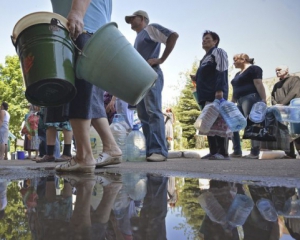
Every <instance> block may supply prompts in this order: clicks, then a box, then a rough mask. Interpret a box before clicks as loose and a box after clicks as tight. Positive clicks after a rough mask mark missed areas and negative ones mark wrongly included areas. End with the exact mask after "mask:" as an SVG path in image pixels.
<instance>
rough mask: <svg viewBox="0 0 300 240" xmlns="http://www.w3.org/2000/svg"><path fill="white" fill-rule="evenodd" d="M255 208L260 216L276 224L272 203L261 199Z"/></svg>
mask: <svg viewBox="0 0 300 240" xmlns="http://www.w3.org/2000/svg"><path fill="white" fill-rule="evenodd" d="M256 207H257V208H258V210H259V212H260V214H261V216H262V217H263V218H264V219H265V220H267V221H270V222H276V221H277V218H278V215H277V212H276V210H275V207H274V205H273V203H272V202H271V201H270V200H269V199H266V198H261V199H259V200H258V201H257V202H256Z"/></svg>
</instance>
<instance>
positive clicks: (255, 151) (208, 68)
mask: <svg viewBox="0 0 300 240" xmlns="http://www.w3.org/2000/svg"><path fill="white" fill-rule="evenodd" d="M219 42H220V38H219V36H218V34H217V33H215V32H211V31H206V32H205V33H204V34H203V37H202V48H203V49H204V50H205V52H206V54H205V56H204V57H203V58H202V60H201V61H200V65H199V68H198V70H197V72H196V75H190V76H191V80H192V81H193V82H194V83H195V85H196V91H197V97H196V100H197V102H198V104H199V106H200V109H201V110H202V109H203V108H204V107H205V105H206V104H208V103H211V102H213V101H214V100H215V99H218V100H219V101H220V102H222V101H224V100H227V98H228V84H229V83H228V57H227V53H226V52H225V51H224V50H223V49H221V48H218V45H219ZM233 62H234V66H235V67H236V68H237V69H240V71H239V72H238V73H237V74H236V75H235V76H234V78H233V79H232V80H231V85H232V88H233V96H232V99H231V101H232V102H234V103H236V104H237V107H238V109H239V110H240V111H241V113H242V114H243V115H244V117H245V118H246V119H247V118H248V116H249V114H250V111H251V109H252V106H253V105H254V104H255V103H257V102H264V103H267V99H266V90H265V88H264V85H263V82H262V79H263V76H262V75H263V70H262V68H261V67H259V66H257V65H254V59H253V58H250V57H249V56H248V55H247V54H245V53H241V54H236V55H234V57H233ZM276 74H277V77H278V78H279V80H280V81H279V82H278V83H276V84H275V86H274V88H273V90H272V93H271V96H272V105H276V104H280V105H289V103H290V101H291V100H292V99H294V98H299V97H300V94H299V84H300V78H299V77H297V76H290V75H289V73H288V67H287V66H279V67H277V68H276ZM207 139H208V144H209V153H208V154H207V155H205V156H203V157H202V159H210V160H230V158H239V157H243V158H248V159H258V158H259V153H260V142H259V141H257V140H251V151H250V154H248V155H244V156H243V152H242V148H241V143H240V135H239V132H234V133H233V137H232V142H233V153H232V154H230V155H229V154H228V138H227V137H226V138H224V137H220V136H217V135H216V136H207ZM299 141H300V140H299V138H298V139H296V140H294V141H293V142H291V144H290V151H286V155H287V157H290V158H295V157H296V154H295V150H294V144H296V146H298V147H297V148H298V150H300V147H299ZM278 150H280V149H278Z"/></svg>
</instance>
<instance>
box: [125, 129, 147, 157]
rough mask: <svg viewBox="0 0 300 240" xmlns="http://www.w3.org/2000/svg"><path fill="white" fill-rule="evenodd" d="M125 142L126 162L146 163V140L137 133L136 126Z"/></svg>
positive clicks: (141, 134)
mask: <svg viewBox="0 0 300 240" xmlns="http://www.w3.org/2000/svg"><path fill="white" fill-rule="evenodd" d="M126 142H127V160H128V161H129V162H142V161H146V139H145V136H144V134H143V133H142V132H141V131H139V126H138V125H133V129H132V131H131V132H130V133H129V135H128V137H127V141H126Z"/></svg>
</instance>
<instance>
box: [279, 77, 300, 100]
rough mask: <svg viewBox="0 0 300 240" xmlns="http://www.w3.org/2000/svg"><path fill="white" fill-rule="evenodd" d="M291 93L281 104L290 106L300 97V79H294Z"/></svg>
mask: <svg viewBox="0 0 300 240" xmlns="http://www.w3.org/2000/svg"><path fill="white" fill-rule="evenodd" d="M289 88H290V91H289V92H288V94H287V95H286V96H285V98H284V99H283V100H282V102H281V104H283V105H288V104H289V103H290V101H291V100H292V99H294V98H297V97H298V96H299V91H300V78H299V77H297V76H296V77H294V78H293V81H292V84H291V86H289Z"/></svg>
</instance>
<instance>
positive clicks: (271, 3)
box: [0, 0, 300, 106]
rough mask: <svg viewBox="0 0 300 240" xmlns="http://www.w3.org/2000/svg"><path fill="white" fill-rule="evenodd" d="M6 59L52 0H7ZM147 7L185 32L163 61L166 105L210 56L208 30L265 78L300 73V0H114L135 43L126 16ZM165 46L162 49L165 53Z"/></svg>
mask: <svg viewBox="0 0 300 240" xmlns="http://www.w3.org/2000/svg"><path fill="white" fill-rule="evenodd" d="M1 6H2V7H1V9H2V11H1V15H0V22H1V23H2V24H1V26H0V30H1V35H2V37H1V48H0V63H2V64H4V63H5V57H6V56H7V55H9V56H12V55H15V54H16V52H15V49H14V47H13V45H12V43H11V39H10V36H11V34H12V31H13V28H14V26H15V24H16V23H17V21H18V20H19V19H21V18H22V17H23V16H25V15H27V14H29V13H33V12H38V11H52V7H51V1H50V0H38V1H36V0H26V1H25V0H10V1H8V0H5V1H2V2H1ZM136 10H145V11H147V12H148V14H149V18H150V23H159V24H161V25H162V26H164V27H167V28H169V29H171V30H173V31H176V32H177V33H178V34H179V38H178V41H177V43H176V46H175V48H174V50H173V52H172V53H171V54H170V56H169V57H168V59H167V60H166V61H165V62H164V63H163V64H162V65H161V68H162V70H163V72H164V77H165V85H164V91H163V103H164V105H165V106H166V105H168V104H172V103H174V99H175V98H176V96H178V95H179V93H180V90H181V88H182V87H183V86H184V84H185V81H186V78H185V77H183V76H182V73H186V72H188V71H190V70H191V68H192V65H193V63H194V62H195V61H196V62H197V64H198V62H199V61H200V60H201V58H202V57H203V56H204V54H205V52H204V50H203V49H202V45H201V42H202V34H203V32H204V31H205V30H211V31H214V32H217V33H218V35H219V36H220V44H219V47H220V48H222V49H224V50H225V51H226V52H227V54H228V58H229V65H232V64H233V61H232V58H233V56H234V55H235V54H237V53H246V54H248V55H249V56H250V57H253V58H254V59H255V64H256V65H258V66H260V67H261V68H262V69H263V78H269V77H275V68H276V67H277V66H278V65H287V66H289V69H290V72H299V71H300V47H299V41H300V27H299V24H300V0H251V1H249V0H186V1H182V0H151V1H149V0H138V1H137V0H113V13H112V21H113V22H116V23H117V24H118V27H119V30H120V31H121V32H122V34H123V35H124V36H125V37H126V38H127V39H128V40H129V42H131V43H134V39H135V36H136V33H135V32H134V31H132V30H131V28H130V25H128V24H126V23H125V21H124V16H125V15H130V14H132V13H133V12H135V11H136ZM163 50H164V47H162V51H163Z"/></svg>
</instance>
